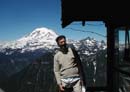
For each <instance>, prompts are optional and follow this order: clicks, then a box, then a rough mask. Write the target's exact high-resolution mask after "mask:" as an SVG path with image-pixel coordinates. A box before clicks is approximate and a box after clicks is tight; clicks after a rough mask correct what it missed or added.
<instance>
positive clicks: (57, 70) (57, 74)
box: [53, 56, 61, 85]
mask: <svg viewBox="0 0 130 92" xmlns="http://www.w3.org/2000/svg"><path fill="white" fill-rule="evenodd" d="M53 66H54V68H53V70H54V74H55V78H56V81H57V84H58V85H59V84H61V77H60V65H59V62H58V60H57V56H54V65H53Z"/></svg>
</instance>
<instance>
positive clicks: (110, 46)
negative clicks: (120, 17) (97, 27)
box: [107, 25, 115, 92]
mask: <svg viewBox="0 0 130 92" xmlns="http://www.w3.org/2000/svg"><path fill="white" fill-rule="evenodd" d="M114 43H115V39H114V28H112V27H111V26H110V25H107V86H108V92H114V91H113V89H114V88H113V81H114V80H113V76H114V75H113V61H114Z"/></svg>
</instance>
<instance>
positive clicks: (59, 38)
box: [56, 35, 66, 43]
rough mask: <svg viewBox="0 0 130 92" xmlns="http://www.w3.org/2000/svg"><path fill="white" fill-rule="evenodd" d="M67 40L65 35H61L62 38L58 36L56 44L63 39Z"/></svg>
mask: <svg viewBox="0 0 130 92" xmlns="http://www.w3.org/2000/svg"><path fill="white" fill-rule="evenodd" d="M63 38H64V39H66V37H65V36H64V35H60V36H58V37H57V38H56V42H57V43H58V41H59V40H61V39H63Z"/></svg>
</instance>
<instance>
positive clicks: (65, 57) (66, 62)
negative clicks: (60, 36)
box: [54, 48, 79, 84]
mask: <svg viewBox="0 0 130 92" xmlns="http://www.w3.org/2000/svg"><path fill="white" fill-rule="evenodd" d="M74 60H75V57H74V55H73V52H72V50H71V48H69V50H68V53H67V54H63V53H62V52H61V51H58V52H57V53H56V54H55V56H54V74H55V77H56V80H57V84H61V78H66V77H72V76H79V70H78V67H77V64H76V63H75V62H74Z"/></svg>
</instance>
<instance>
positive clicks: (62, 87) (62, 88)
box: [59, 84, 65, 92]
mask: <svg viewBox="0 0 130 92" xmlns="http://www.w3.org/2000/svg"><path fill="white" fill-rule="evenodd" d="M59 87H60V90H61V92H62V91H64V90H65V89H64V86H63V85H62V84H60V85H59Z"/></svg>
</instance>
